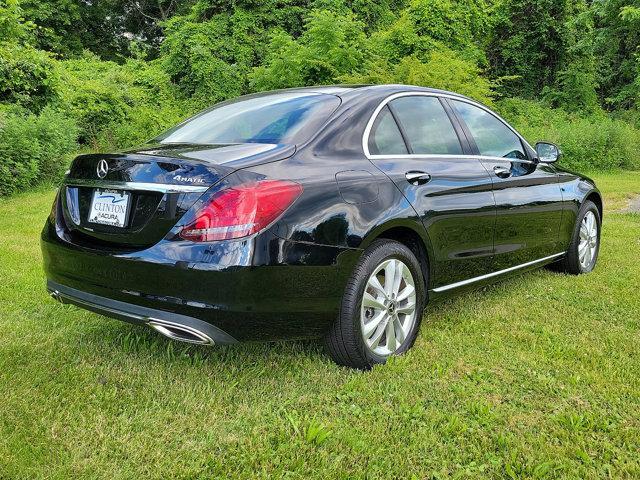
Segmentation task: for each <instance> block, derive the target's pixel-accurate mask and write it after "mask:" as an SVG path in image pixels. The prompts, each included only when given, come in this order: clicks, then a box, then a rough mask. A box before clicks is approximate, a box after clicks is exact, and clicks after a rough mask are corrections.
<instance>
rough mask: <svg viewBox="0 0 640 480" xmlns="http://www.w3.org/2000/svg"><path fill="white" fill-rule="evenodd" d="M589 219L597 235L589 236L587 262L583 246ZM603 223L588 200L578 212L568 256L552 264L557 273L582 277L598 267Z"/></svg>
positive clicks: (593, 205)
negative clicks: (584, 224) (586, 224)
mask: <svg viewBox="0 0 640 480" xmlns="http://www.w3.org/2000/svg"><path fill="white" fill-rule="evenodd" d="M589 218H591V219H592V222H593V226H594V228H595V235H594V234H593V232H590V233H589V235H588V238H589V240H588V241H587V243H588V244H589V246H588V248H589V260H588V261H587V260H586V257H585V256H583V250H584V247H583V245H584V242H585V238H584V237H585V235H584V232H585V230H584V228H585V226H583V223H585V222H586V223H588V222H589ZM585 219H586V220H585ZM601 222H602V220H601V217H600V211H599V210H598V207H596V205H595V204H594V203H593V202H592V201H590V200H586V201H585V202H584V203H583V204H582V207H580V210H579V211H578V216H577V218H576V224H575V226H574V228H573V235H572V237H571V243H570V244H569V249H568V250H567V254H566V255H565V257H564V258H563V259H562V260H560V261H559V262H556V263H554V264H552V268H553V269H554V270H556V271H560V272H564V273H569V274H571V275H580V274H583V273H589V272H590V271H592V270H593V269H594V268H595V266H596V263H597V261H598V253H599V252H600V229H601ZM587 230H588V227H587Z"/></svg>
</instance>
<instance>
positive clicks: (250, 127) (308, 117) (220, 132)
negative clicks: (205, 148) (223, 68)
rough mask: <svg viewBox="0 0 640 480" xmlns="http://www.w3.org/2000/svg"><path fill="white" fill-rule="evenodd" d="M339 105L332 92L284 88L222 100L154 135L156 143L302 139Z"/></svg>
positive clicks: (273, 141) (262, 141)
mask: <svg viewBox="0 0 640 480" xmlns="http://www.w3.org/2000/svg"><path fill="white" fill-rule="evenodd" d="M339 105H340V99H339V98H338V97H336V96H335V95H327V94H322V93H309V92H302V93H301V92H297V93H293V92H288V93H274V94H268V95H258V96H251V97H241V98H239V99H236V100H231V101H228V102H223V103H220V104H218V105H215V106H213V107H212V108H210V109H208V110H205V111H204V112H201V113H199V114H198V115H196V116H195V117H193V118H190V119H189V120H187V121H185V122H183V123H181V124H180V125H178V126H177V127H174V128H172V129H171V130H169V131H168V132H166V133H164V134H162V135H160V136H159V137H157V138H155V139H154V141H155V142H160V143H196V144H204V145H206V144H209V145H212V144H221V143H292V144H296V143H298V144H299V143H302V142H304V141H305V140H308V139H309V138H310V137H311V136H312V135H313V134H314V133H315V132H316V131H317V129H318V128H319V127H320V126H321V125H322V124H323V123H324V122H325V121H326V120H327V119H328V118H329V116H330V115H331V114H332V113H333V112H334V111H335V110H336V108H338V106H339Z"/></svg>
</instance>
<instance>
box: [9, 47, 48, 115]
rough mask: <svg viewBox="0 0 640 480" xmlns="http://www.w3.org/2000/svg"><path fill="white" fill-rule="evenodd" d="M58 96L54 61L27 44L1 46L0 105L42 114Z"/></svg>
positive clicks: (46, 54)
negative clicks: (6, 104)
mask: <svg viewBox="0 0 640 480" xmlns="http://www.w3.org/2000/svg"><path fill="white" fill-rule="evenodd" d="M55 94H56V77H55V70H54V61H53V60H52V59H51V57H50V56H49V54H48V53H46V52H43V51H41V50H36V49H34V48H32V47H30V46H26V45H24V46H23V45H15V44H0V103H13V104H16V105H20V106H23V107H26V108H29V109H31V110H33V111H39V110H40V109H41V108H42V107H44V106H45V105H46V104H47V103H49V102H50V101H51V100H52V99H53V98H54V97H55Z"/></svg>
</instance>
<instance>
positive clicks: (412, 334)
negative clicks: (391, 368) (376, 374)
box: [325, 240, 425, 369]
mask: <svg viewBox="0 0 640 480" xmlns="http://www.w3.org/2000/svg"><path fill="white" fill-rule="evenodd" d="M424 288H425V281H424V277H423V274H422V269H421V268H420V263H419V262H418V259H417V258H416V257H415V255H414V254H413V252H412V251H411V250H410V249H409V248H408V247H406V246H405V245H403V244H402V243H400V242H396V241H394V240H376V241H375V242H373V243H372V244H371V246H370V247H369V248H368V249H367V250H366V251H365V252H364V253H363V254H362V257H361V258H360V261H359V262H358V264H357V265H356V267H355V269H354V271H353V273H352V275H351V278H350V279H349V281H348V283H347V287H346V289H345V293H344V296H343V299H342V305H341V309H340V314H339V316H338V319H337V320H336V321H335V323H334V324H333V326H332V327H331V329H330V330H329V332H328V333H327V336H326V339H325V340H326V345H327V350H328V351H329V354H330V355H331V357H332V358H333V360H334V361H335V362H336V363H338V364H340V365H345V366H348V367H352V368H360V369H368V368H371V367H372V366H373V365H375V364H379V363H384V362H386V360H387V358H389V357H390V356H391V355H399V354H402V353H404V352H406V351H407V350H408V349H409V348H411V346H412V345H413V342H414V341H415V338H416V336H417V334H418V329H419V327H420V320H421V319H422V311H423V308H424V300H425V294H424Z"/></svg>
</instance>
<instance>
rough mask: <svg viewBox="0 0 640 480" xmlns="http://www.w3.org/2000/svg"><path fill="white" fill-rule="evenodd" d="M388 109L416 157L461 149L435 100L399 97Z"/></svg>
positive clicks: (452, 152)
mask: <svg viewBox="0 0 640 480" xmlns="http://www.w3.org/2000/svg"><path fill="white" fill-rule="evenodd" d="M391 108H392V109H393V112H394V113H395V114H396V116H397V118H398V121H399V122H400V123H401V124H402V127H403V128H404V132H405V135H406V136H407V141H408V142H409V144H410V145H411V149H412V151H413V153H416V154H460V153H462V147H461V146H460V141H459V140H458V136H457V135H456V131H455V130H454V129H453V125H452V124H451V121H450V120H449V117H448V116H447V112H445V110H444V107H443V106H442V104H441V103H440V100H438V99H437V98H435V97H423V96H413V97H400V98H397V99H395V100H393V101H392V102H391Z"/></svg>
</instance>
